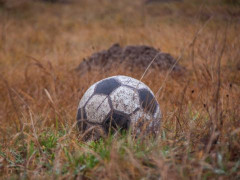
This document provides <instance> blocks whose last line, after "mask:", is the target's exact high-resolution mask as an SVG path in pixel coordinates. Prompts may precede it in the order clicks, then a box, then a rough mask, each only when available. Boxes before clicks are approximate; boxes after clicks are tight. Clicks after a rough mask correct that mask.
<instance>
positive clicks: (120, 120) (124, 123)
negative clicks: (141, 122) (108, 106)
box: [103, 110, 130, 133]
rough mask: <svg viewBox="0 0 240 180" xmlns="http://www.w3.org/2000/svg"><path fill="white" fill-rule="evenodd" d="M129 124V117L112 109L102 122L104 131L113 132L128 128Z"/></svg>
mask: <svg viewBox="0 0 240 180" xmlns="http://www.w3.org/2000/svg"><path fill="white" fill-rule="evenodd" d="M129 126H130V118H129V116H128V115H127V114H124V113H121V112H118V111H116V110H113V111H112V112H110V114H109V116H108V118H107V119H106V121H105V122H104V124H103V127H104V129H105V131H106V132H107V133H108V132H109V131H110V132H111V131H113V132H115V131H116V130H118V129H120V130H121V131H122V130H128V129H129Z"/></svg>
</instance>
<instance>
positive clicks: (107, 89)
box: [95, 78, 121, 95]
mask: <svg viewBox="0 0 240 180" xmlns="http://www.w3.org/2000/svg"><path fill="white" fill-rule="evenodd" d="M119 86H121V84H120V83H119V82H118V81H117V80H116V79H114V78H110V79H105V80H103V81H101V82H100V83H98V84H97V86H96V88H95V93H96V94H105V95H110V94H111V92H112V91H114V90H115V89H117V88H118V87H119Z"/></svg>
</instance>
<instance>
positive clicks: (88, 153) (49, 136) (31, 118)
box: [0, 0, 240, 179]
mask: <svg viewBox="0 0 240 180" xmlns="http://www.w3.org/2000/svg"><path fill="white" fill-rule="evenodd" d="M196 4H199V2H198V1H196V2H195V1H194V2H192V1H191V2H188V1H187V2H185V3H184V4H180V2H174V3H172V4H168V5H167V6H168V8H169V9H170V10H171V11H172V12H175V9H178V13H181V12H182V11H183V9H184V8H186V7H192V9H187V11H186V12H185V13H184V15H181V14H175V13H170V14H169V13H166V14H155V15H154V16H153V15H152V14H148V10H149V9H147V8H150V6H149V7H145V6H142V4H140V3H139V2H138V1H131V2H130V1H117V2H116V4H114V5H113V4H112V3H110V2H108V1H105V0H104V1H101V2H97V4H96V2H95V1H94V2H93V1H81V2H78V3H75V4H45V3H41V2H34V3H30V4H28V6H25V7H21V8H20V9H18V8H16V9H14V10H13V9H11V10H9V9H5V8H1V9H0V19H1V21H0V73H1V76H0V177H1V178H5V179H18V178H26V179H47V178H59V179H66V178H71V179H74V178H75V179H78V178H79V179H80V178H85V179H140V178H143V177H144V178H146V179H159V177H161V178H162V179H217V178H223V179H237V178H240V174H239V172H240V143H239V142H240V141H239V139H240V129H239V127H240V106H239V99H240V71H239V68H238V66H237V64H238V63H239V59H240V52H239V49H240V37H239V28H240V27H239V26H240V24H239V17H238V16H232V15H228V13H227V12H228V11H229V9H230V7H229V5H227V4H224V3H219V4H214V3H210V4H202V5H201V4H200V5H196ZM123 7H127V8H123ZM163 7H166V4H165V5H163V6H161V5H155V8H159V11H161V8H163ZM22 8H23V9H24V8H26V9H25V10H24V11H22ZM215 8H216V9H215ZM214 10H216V11H214ZM233 11H234V12H239V11H240V10H239V7H237V6H236V7H234V10H233ZM163 12H164V11H163ZM209 12H212V13H210V14H209ZM213 12H217V15H216V16H215V15H214V13H213ZM220 12H223V13H222V15H221V16H219V14H218V13H220ZM225 12H226V13H225ZM204 13H207V14H208V15H209V16H207V18H206V19H204V18H202V14H204ZM186 14H190V15H188V16H186ZM192 14H193V15H192ZM143 15H144V16H143ZM114 42H120V43H121V44H122V45H129V44H146V45H150V46H154V47H156V48H159V49H161V50H163V52H169V53H170V54H172V55H173V56H174V57H175V59H176V60H177V61H178V62H179V63H180V64H181V65H182V66H185V67H187V69H188V73H186V74H183V75H181V76H170V75H169V73H170V71H168V72H159V71H156V70H152V69H149V70H148V71H147V72H146V74H145V76H143V78H142V81H143V82H144V83H146V84H147V85H148V86H149V87H151V88H152V90H153V91H154V92H155V93H157V96H158V98H157V99H158V101H159V104H160V106H161V109H162V111H163V122H162V129H161V137H159V138H158V139H155V140H152V139H151V138H149V139H145V140H144V141H141V140H136V139H133V138H131V136H129V135H128V134H126V135H125V136H122V137H109V138H107V139H105V140H100V141H98V142H90V143H84V142H82V141H80V140H79V136H81V134H79V132H78V131H77V129H76V110H77V104H78V102H79V100H80V98H81V96H82V95H83V93H84V92H85V90H86V89H87V88H88V87H89V86H90V85H91V84H92V83H94V82H96V81H98V80H100V79H102V78H105V77H108V76H110V75H117V74H124V75H129V76H132V77H134V78H137V79H140V78H141V77H142V75H143V73H144V72H143V71H142V70H139V69H135V70H134V71H126V69H125V68H124V67H121V66H119V67H115V68H114V69H111V70H109V71H106V72H104V73H103V72H102V71H101V70H93V71H89V72H88V73H86V74H85V75H79V74H77V73H76V72H75V71H74V69H75V68H76V67H77V66H78V64H79V63H80V61H81V59H83V58H84V57H88V56H89V55H91V54H92V53H93V52H96V51H99V50H101V49H106V48H107V47H109V46H110V45H111V44H113V43H114Z"/></svg>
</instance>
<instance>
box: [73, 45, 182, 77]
mask: <svg viewBox="0 0 240 180" xmlns="http://www.w3.org/2000/svg"><path fill="white" fill-rule="evenodd" d="M154 58H155V60H154V62H153V64H152V65H151V68H157V69H160V70H168V69H170V68H172V66H174V64H175V66H174V68H173V71H175V72H181V71H182V70H183V69H184V68H183V67H182V66H180V65H179V64H178V63H176V60H175V59H174V58H173V57H172V56H171V55H170V54H168V53H163V52H160V51H159V50H157V49H155V48H153V47H150V46H144V45H141V46H126V47H121V46H120V45H119V44H114V45H112V46H111V47H110V48H109V49H108V50H103V51H100V52H97V53H94V54H92V55H91V56H90V57H89V58H87V59H83V61H82V62H81V63H80V65H79V66H78V67H77V70H78V71H80V72H86V71H89V70H91V69H94V68H104V69H105V70H108V69H109V68H111V67H112V66H113V65H115V64H116V63H118V64H122V65H125V66H126V67H128V68H130V69H132V68H135V67H137V68H144V69H146V68H147V67H148V65H149V64H150V63H151V61H152V60H153V59H154Z"/></svg>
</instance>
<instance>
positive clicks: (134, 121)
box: [77, 76, 161, 136]
mask: <svg viewBox="0 0 240 180" xmlns="http://www.w3.org/2000/svg"><path fill="white" fill-rule="evenodd" d="M160 120H161V111H160V107H159V104H158V102H157V100H156V99H155V97H154V94H153V92H152V91H151V90H150V88H149V87H148V86H147V85H145V84H144V83H142V82H140V81H138V80H136V79H134V78H131V77H127V76H113V77H109V78H106V79H103V80H101V81H98V82H96V83H95V84H93V85H92V86H91V87H90V88H89V89H88V90H87V91H86V93H85V94H84V95H83V97H82V99H81V100H80V103H79V106H78V112H77V121H78V128H79V130H80V132H86V131H89V132H92V131H91V129H94V128H93V127H97V129H98V130H99V129H100V130H101V132H102V133H103V134H108V133H109V132H116V131H117V130H128V129H129V128H130V129H131V130H132V131H133V132H136V134H139V133H141V132H142V131H143V130H145V131H146V132H153V133H154V134H156V133H158V131H159V127H160ZM92 134H93V133H92ZM95 135H96V132H95ZM97 136H98V134H97Z"/></svg>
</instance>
